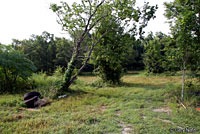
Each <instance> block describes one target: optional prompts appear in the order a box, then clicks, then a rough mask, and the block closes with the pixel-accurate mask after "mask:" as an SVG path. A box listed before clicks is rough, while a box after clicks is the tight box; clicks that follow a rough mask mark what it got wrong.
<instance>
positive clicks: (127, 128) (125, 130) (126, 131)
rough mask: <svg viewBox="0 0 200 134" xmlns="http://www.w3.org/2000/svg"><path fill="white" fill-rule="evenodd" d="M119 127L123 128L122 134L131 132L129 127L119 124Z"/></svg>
mask: <svg viewBox="0 0 200 134" xmlns="http://www.w3.org/2000/svg"><path fill="white" fill-rule="evenodd" d="M120 126H121V127H122V128H123V130H122V134H130V133H129V132H130V131H131V130H132V128H131V125H130V124H128V125H125V124H124V123H121V124H120Z"/></svg>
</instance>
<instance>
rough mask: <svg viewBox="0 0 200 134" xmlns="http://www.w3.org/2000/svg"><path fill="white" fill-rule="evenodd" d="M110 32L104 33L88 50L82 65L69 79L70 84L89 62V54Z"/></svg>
mask: <svg viewBox="0 0 200 134" xmlns="http://www.w3.org/2000/svg"><path fill="white" fill-rule="evenodd" d="M108 32H110V31H106V32H105V33H104V34H103V35H102V36H101V37H100V38H99V39H98V41H97V42H96V43H93V44H92V46H91V48H90V50H89V53H88V56H87V59H86V60H85V62H84V64H83V65H82V67H81V68H80V69H79V70H78V72H77V73H76V74H75V75H74V76H73V77H72V78H71V80H70V82H69V83H70V84H71V83H72V82H73V81H74V80H75V79H76V78H77V76H78V75H79V73H80V72H81V71H82V70H83V68H84V67H85V66H86V65H87V62H88V61H89V59H90V58H91V54H92V51H93V49H94V47H95V46H96V45H97V44H98V43H99V42H100V41H101V40H102V38H103V37H104V36H105V35H106V34H107V33H108Z"/></svg>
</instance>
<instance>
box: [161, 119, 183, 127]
mask: <svg viewBox="0 0 200 134" xmlns="http://www.w3.org/2000/svg"><path fill="white" fill-rule="evenodd" d="M158 120H160V121H162V122H165V123H170V124H172V125H175V124H174V122H172V121H170V120H165V119H158ZM177 128H179V129H184V128H182V127H180V126H177Z"/></svg>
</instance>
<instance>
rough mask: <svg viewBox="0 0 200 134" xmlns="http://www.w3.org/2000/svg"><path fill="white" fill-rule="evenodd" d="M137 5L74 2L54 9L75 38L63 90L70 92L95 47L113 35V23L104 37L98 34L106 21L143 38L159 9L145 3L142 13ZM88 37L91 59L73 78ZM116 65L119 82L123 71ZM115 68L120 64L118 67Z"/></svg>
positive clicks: (129, 1)
mask: <svg viewBox="0 0 200 134" xmlns="http://www.w3.org/2000/svg"><path fill="white" fill-rule="evenodd" d="M135 3H136V1H135V0H123V1H120V0H114V1H107V0H102V1H99V0H89V1H88V0H82V1H81V3H76V2H74V3H73V4H72V5H71V6H70V5H69V4H68V3H67V2H62V3H61V5H60V6H59V5H57V4H52V5H51V9H52V10H53V12H55V13H56V14H57V16H58V18H59V20H58V22H59V24H61V25H62V28H63V29H64V30H66V31H68V33H70V34H72V36H73V40H74V41H73V42H74V53H73V55H72V57H71V60H70V62H69V64H68V68H67V70H66V72H65V83H64V84H63V89H65V90H67V89H68V87H69V86H70V85H71V83H72V82H73V81H74V80H75V78H76V76H77V75H78V73H80V72H81V71H82V69H83V68H84V67H85V66H86V64H87V62H88V61H89V59H90V56H91V53H92V51H93V49H94V47H95V45H96V44H98V42H99V41H100V40H101V39H102V37H103V36H104V35H105V34H107V33H108V32H110V31H109V27H110V26H112V22H111V25H109V23H107V28H108V29H104V30H103V32H104V33H99V29H100V28H101V27H102V24H103V22H104V21H107V22H108V20H110V19H113V18H114V19H115V21H116V22H118V24H120V25H121V27H123V28H127V30H128V32H132V34H134V35H135V34H136V33H137V31H139V33H140V35H142V33H143V32H142V30H143V28H144V27H146V26H147V24H148V21H149V20H150V19H151V18H154V13H155V11H156V9H157V7H155V6H149V3H145V5H144V8H143V9H141V10H140V9H139V8H135ZM132 22H133V23H132ZM139 22H140V23H139ZM130 23H131V25H130ZM136 23H138V24H139V25H140V26H139V28H138V29H137V28H136V27H137V24H136ZM77 31H80V33H77ZM88 35H91V37H90V39H89V42H88V43H87V44H88V45H87V46H88V47H87V48H88V49H89V52H88V56H87V57H86V58H85V62H84V64H83V66H82V67H81V68H80V70H79V71H78V72H77V73H76V75H75V76H72V75H73V72H74V71H73V70H74V69H75V68H76V67H75V63H76V61H78V58H79V56H80V51H81V48H83V47H82V45H83V44H84V41H85V40H86V37H87V36H88ZM99 35H100V36H99ZM113 62H115V63H113V64H112V66H111V68H112V69H114V67H115V69H116V70H118V71H119V73H117V74H114V77H116V79H119V78H120V75H118V74H121V72H122V69H120V68H121V67H120V65H119V62H118V61H117V60H113ZM114 64H117V66H115V65H114ZM105 73H108V72H105ZM109 75H110V74H109ZM111 77H113V76H111ZM118 82H119V81H118V80H117V81H114V83H118Z"/></svg>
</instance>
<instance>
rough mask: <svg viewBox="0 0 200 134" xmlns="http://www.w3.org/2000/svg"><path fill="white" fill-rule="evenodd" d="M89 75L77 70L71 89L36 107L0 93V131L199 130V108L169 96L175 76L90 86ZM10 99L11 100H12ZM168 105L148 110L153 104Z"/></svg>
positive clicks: (133, 133) (117, 133) (155, 133)
mask: <svg viewBox="0 0 200 134" xmlns="http://www.w3.org/2000/svg"><path fill="white" fill-rule="evenodd" d="M96 80H98V78H97V77H95V76H79V80H78V81H77V82H76V84H74V85H72V87H71V90H74V91H75V92H74V93H73V94H67V95H68V96H67V97H66V98H63V99H59V100H58V99H56V100H54V101H53V103H52V104H51V105H49V106H46V107H43V108H41V109H40V110H39V111H27V110H26V109H25V108H23V105H22V103H21V101H22V97H23V95H20V94H18V95H1V96H0V133H2V134H7V133H8V134H9V133H10V134H12V133H20V134H21V133H25V134H29V133H30V134H32V133H48V134H49V133H50V134H51V133H52V134H55V133H56V134H65V133H66V134H106V133H109V134H121V133H122V132H123V131H124V130H125V128H126V129H128V130H129V131H127V133H130V134H145V133H148V134H168V133H170V131H169V129H170V128H179V129H180V128H183V129H185V128H194V129H196V130H200V125H199V120H200V116H199V115H200V112H198V111H196V110H195V109H194V108H192V107H189V108H188V109H184V108H182V106H180V104H178V103H177V102H176V101H175V100H174V98H173V93H170V92H174V90H175V89H176V88H177V87H179V86H180V83H181V77H180V76H149V77H147V76H145V75H143V74H140V73H139V74H138V73H137V72H135V73H132V74H128V75H126V76H124V77H123V78H122V84H121V85H120V86H113V87H109V86H108V87H92V86H90V84H88V83H92V82H94V81H96ZM13 103H14V104H13ZM162 108H165V109H170V110H171V111H167V112H154V111H153V110H154V109H162Z"/></svg>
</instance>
